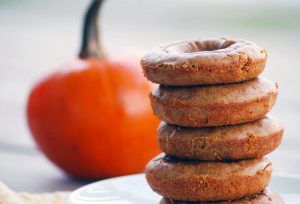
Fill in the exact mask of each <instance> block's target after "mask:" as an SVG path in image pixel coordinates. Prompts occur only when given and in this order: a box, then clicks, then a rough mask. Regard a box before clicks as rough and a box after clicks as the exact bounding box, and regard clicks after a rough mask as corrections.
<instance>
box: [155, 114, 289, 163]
mask: <svg viewBox="0 0 300 204" xmlns="http://www.w3.org/2000/svg"><path fill="white" fill-rule="evenodd" d="M282 135H283V126H282V125H281V124H280V123H279V122H278V121H277V120H275V119H273V118H271V117H270V116H266V117H264V118H262V119H259V120H256V121H253V122H249V123H244V124H240V125H234V126H219V127H204V128H188V127H180V126H176V125H168V124H167V123H165V122H161V124H160V125H159V127H158V133H157V136H158V143H159V146H160V149H161V150H162V151H163V152H165V153H166V154H167V155H170V156H173V157H179V158H184V159H195V160H210V161H215V160H240V159H249V158H258V157H262V156H264V155H266V154H268V153H270V152H272V151H273V150H274V149H276V148H277V147H278V146H279V144H280V143H281V139H282Z"/></svg>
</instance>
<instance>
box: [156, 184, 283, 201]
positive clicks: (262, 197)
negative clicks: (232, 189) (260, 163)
mask: <svg viewBox="0 0 300 204" xmlns="http://www.w3.org/2000/svg"><path fill="white" fill-rule="evenodd" d="M207 203H211V204H214V203H215V204H284V201H283V200H282V198H281V197H280V196H279V195H278V194H277V193H274V192H273V191H272V190H271V189H270V188H266V189H265V190H263V191H262V192H261V193H259V194H257V195H254V196H249V197H246V198H240V199H237V200H228V201H215V202H201V201H200V202H188V201H173V200H170V199H167V198H162V199H161V201H160V204H207Z"/></svg>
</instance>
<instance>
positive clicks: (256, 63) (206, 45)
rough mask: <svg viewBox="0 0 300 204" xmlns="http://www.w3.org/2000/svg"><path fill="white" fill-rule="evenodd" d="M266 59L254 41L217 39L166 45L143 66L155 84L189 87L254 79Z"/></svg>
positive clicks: (148, 57)
mask: <svg viewBox="0 0 300 204" xmlns="http://www.w3.org/2000/svg"><path fill="white" fill-rule="evenodd" d="M266 60H267V52H266V50H265V49H262V48H260V47H259V46H257V45H256V44H254V43H252V42H250V41H245V40H234V39H230V38H217V39H202V40H189V41H183V42H176V43H171V44H167V45H162V46H160V47H158V48H156V49H155V50H154V51H152V52H150V53H149V54H147V55H145V56H144V57H143V58H142V60H141V66H142V68H143V72H144V75H145V77H146V78H147V79H148V80H150V81H152V82H154V83H158V84H163V85H173V86H174V85H175V86H186V85H204V84H223V83H231V82H240V81H245V80H249V79H253V78H255V77H257V76H258V75H259V74H260V73H261V72H262V71H263V69H264V67H265V64H266Z"/></svg>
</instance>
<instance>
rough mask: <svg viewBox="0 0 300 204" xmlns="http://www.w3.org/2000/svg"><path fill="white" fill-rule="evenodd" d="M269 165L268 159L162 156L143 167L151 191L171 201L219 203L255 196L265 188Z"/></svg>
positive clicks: (268, 178)
mask: <svg viewBox="0 0 300 204" xmlns="http://www.w3.org/2000/svg"><path fill="white" fill-rule="evenodd" d="M271 171H272V164H271V162H270V161H268V159H267V158H265V157H263V158H258V159H251V160H242V161H237V162H199V161H194V162H192V161H188V162H187V161H184V160H178V159H174V158H170V157H168V156H166V155H165V154H161V155H159V156H158V157H156V158H154V159H153V160H152V161H150V162H149V163H148V164H147V166H146V179H147V181H148V184H149V186H150V187H151V188H152V190H153V191H155V192H157V193H158V194H160V195H162V196H163V197H165V198H168V199H171V200H184V201H218V200H232V199H238V198H242V197H246V196H251V195H254V194H257V193H259V192H261V191H263V189H264V188H265V187H266V186H267V185H268V183H269V181H270V177H271Z"/></svg>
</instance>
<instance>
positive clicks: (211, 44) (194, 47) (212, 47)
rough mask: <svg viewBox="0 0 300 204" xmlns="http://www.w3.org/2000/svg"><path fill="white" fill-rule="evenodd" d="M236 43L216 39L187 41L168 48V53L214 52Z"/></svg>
mask: <svg viewBox="0 0 300 204" xmlns="http://www.w3.org/2000/svg"><path fill="white" fill-rule="evenodd" d="M235 43H236V41H234V40H229V39H217V40H199V41H198V40H195V41H187V42H184V43H181V44H177V45H175V46H172V47H169V48H168V49H167V51H168V52H178V53H195V52H205V51H216V50H221V49H226V48H228V47H229V46H231V45H233V44H235Z"/></svg>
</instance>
